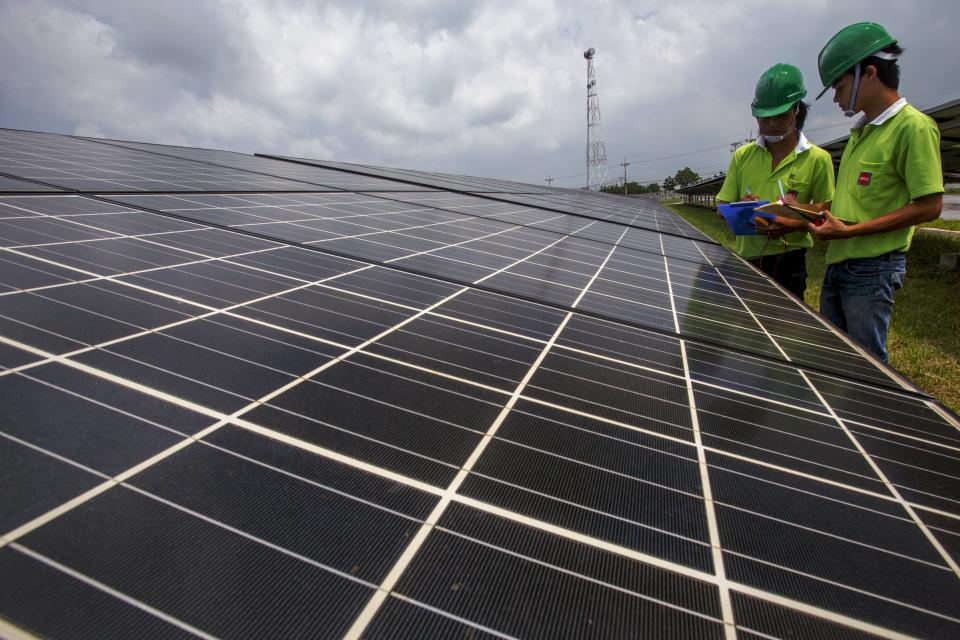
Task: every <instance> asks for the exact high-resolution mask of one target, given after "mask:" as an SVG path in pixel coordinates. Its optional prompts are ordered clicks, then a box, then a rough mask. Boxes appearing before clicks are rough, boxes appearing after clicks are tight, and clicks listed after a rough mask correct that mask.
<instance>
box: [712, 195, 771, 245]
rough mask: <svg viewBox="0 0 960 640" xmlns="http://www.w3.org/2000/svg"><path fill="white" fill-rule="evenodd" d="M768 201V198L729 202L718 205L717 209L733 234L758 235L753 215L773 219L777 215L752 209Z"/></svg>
mask: <svg viewBox="0 0 960 640" xmlns="http://www.w3.org/2000/svg"><path fill="white" fill-rule="evenodd" d="M769 203H770V201H769V200H750V201H746V202H731V203H730V204H722V205H720V206H719V207H718V209H719V211H720V215H722V216H723V218H724V220H726V221H727V224H728V225H730V229H731V230H732V231H733V234H734V235H737V236H756V235H760V233H759V232H758V231H757V225H756V224H754V222H753V218H754V217H759V218H765V219H767V220H773V219H774V218H776V217H777V216H776V215H774V214H772V213H764V212H762V211H754V209H756V208H757V207H762V206H763V205H765V204H769Z"/></svg>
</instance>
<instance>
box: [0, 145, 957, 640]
mask: <svg viewBox="0 0 960 640" xmlns="http://www.w3.org/2000/svg"><path fill="white" fill-rule="evenodd" d="M26 137H27V134H23V135H22V136H18V140H17V141H16V145H17V153H19V152H20V149H22V148H23V145H24V143H23V140H24V139H25V138H26ZM43 140H45V138H44V139H43ZM66 140H69V138H66ZM83 142H84V144H86V145H95V144H98V143H93V142H86V141H83ZM64 144H66V143H64ZM100 146H103V147H108V148H109V146H108V145H102V144H101V145H100ZM58 148H60V147H58ZM84 148H85V147H84ZM128 151H132V150H128ZM110 153H113V152H112V151H111V152H110ZM120 153H126V151H120ZM177 153H180V152H179V151H177ZM183 153H184V154H186V153H187V152H183ZM9 155H14V154H8V153H7V152H6V151H5V150H4V152H3V155H2V157H3V158H4V160H3V161H4V162H9ZM92 157H94V156H93V155H89V156H85V158H92ZM158 157H160V158H161V160H160V162H163V163H167V162H168V159H164V157H162V156H158ZM169 160H170V161H173V160H175V159H172V158H171V159H169ZM59 161H60V162H62V163H69V162H73V161H74V160H73V159H71V157H69V156H67V157H59ZM143 162H146V161H143ZM197 164H198V165H200V166H213V165H203V164H202V163H197ZM238 164H239V162H238ZM131 166H137V163H132V164H131ZM144 166H145V165H144ZM164 166H170V165H164ZM40 169H44V170H45V169H46V167H40ZM234 169H235V168H230V171H227V170H226V169H225V170H224V171H225V172H227V173H229V175H230V176H231V177H230V178H229V179H230V180H231V181H232V182H231V184H250V183H253V182H257V184H260V183H259V182H258V181H259V180H260V178H240V177H238V176H241V175H242V174H243V173H244V172H243V170H242V169H236V171H237V172H238V173H234V172H233V170H234ZM214 170H216V171H219V170H220V169H219V168H216V167H214V169H206V168H205V169H203V171H208V172H209V171H214ZM3 171H4V172H7V173H12V172H11V171H9V169H3ZM30 171H31V172H33V176H27V175H25V174H24V175H23V177H33V179H39V178H37V177H35V176H37V175H40V174H39V173H36V170H35V168H32V169H31V170H30ZM296 171H299V169H296ZM141 175H143V176H147V173H146V171H144V172H143V174H141ZM208 175H212V174H208ZM277 175H278V176H279V175H280V174H279V173H278V174H277ZM48 177H49V176H48ZM186 177H187V178H189V176H186ZM280 178H282V179H286V178H285V177H284V176H280ZM271 179H272V178H271ZM350 179H351V180H352V179H353V178H350ZM66 180H67V181H69V180H70V179H66ZM107 182H113V180H112V178H110V179H109V180H107ZM51 183H54V184H57V185H58V186H60V183H59V182H56V181H54V180H51ZM68 188H69V187H68ZM277 188H278V189H280V188H279V187H277ZM260 189H261V188H260V187H259V186H258V187H257V188H256V189H253V190H252V191H250V192H245V193H232V194H231V193H217V194H183V193H168V194H143V195H137V196H132V195H130V196H122V197H119V196H116V195H110V196H109V200H110V201H109V202H108V201H105V199H104V198H102V197H100V196H97V197H89V196H85V195H44V194H33V195H8V196H0V261H2V262H0V274H2V275H0V283H2V285H0V365H2V367H4V368H3V369H2V370H0V387H2V388H3V394H2V398H3V402H2V409H0V412H2V413H0V415H2V421H0V424H2V426H0V458H2V460H3V461H4V464H3V469H4V472H3V473H4V477H6V478H9V479H11V481H10V482H4V483H0V504H3V505H4V508H3V510H2V512H0V532H2V535H3V538H2V541H0V573H2V575H4V580H3V581H0V618H2V620H6V621H8V623H9V624H13V625H16V626H17V627H18V628H23V629H27V630H29V631H31V632H33V633H37V634H39V635H44V636H47V635H49V636H54V635H71V636H98V637H102V636H109V635H131V634H133V633H137V634H138V635H142V634H149V635H171V636H173V635H184V636H190V635H194V636H196V635H199V636H201V637H216V636H224V637H230V636H244V637H248V636H251V635H272V636H283V635H294V634H297V635H309V636H316V637H340V636H344V635H345V634H346V635H353V636H356V637H359V636H363V637H402V636H411V637H424V636H447V635H468V636H471V637H527V636H541V637H542V636H557V635H570V636H583V637H610V636H658V637H662V636H664V635H675V636H681V637H724V636H726V637H733V636H736V637H741V638H762V637H787V636H789V637H823V636H830V637H834V636H835V637H895V636H896V634H908V635H917V636H925V637H951V636H954V635H956V633H957V629H958V623H960V620H958V611H957V601H958V593H960V590H958V577H957V565H956V558H957V557H958V554H960V524H958V509H957V498H958V496H960V491H958V485H957V483H958V478H957V474H956V471H955V470H956V468H957V452H958V450H960V432H958V429H957V425H956V422H955V421H954V420H953V417H952V416H950V415H948V414H947V413H946V412H945V411H944V410H942V409H940V408H939V407H937V406H936V405H935V404H934V403H932V402H931V401H929V400H927V399H925V398H923V397H922V396H919V395H918V394H916V393H912V392H911V391H910V390H907V389H900V390H897V389H893V388H890V387H889V386H885V385H887V384H888V382H889V381H890V380H893V378H891V377H889V376H887V377H886V380H885V381H882V380H881V379H880V376H881V375H886V374H884V370H883V369H881V368H879V367H877V366H876V365H874V364H872V363H870V362H869V361H868V360H867V359H865V358H858V356H857V352H856V351H855V350H853V349H851V348H850V347H849V346H848V345H847V344H846V343H845V342H843V341H842V340H840V339H839V338H838V337H837V336H836V334H834V333H833V332H832V331H829V330H828V329H827V328H826V327H825V325H823V324H818V321H815V320H816V319H815V318H814V316H812V315H811V314H810V313H809V312H807V311H806V310H804V309H803V308H801V307H800V306H799V305H796V304H795V303H792V302H790V301H788V298H787V297H786V296H784V295H782V294H780V293H779V291H778V290H777V289H776V288H775V287H773V286H772V285H770V284H769V282H768V281H767V280H765V279H764V278H762V277H760V276H758V275H757V274H756V273H755V272H753V271H752V270H751V269H749V268H748V267H745V266H744V264H743V263H742V262H740V261H739V260H738V259H736V258H733V257H731V256H730V255H729V254H727V253H726V252H725V251H724V250H722V249H720V248H718V247H716V245H713V244H710V243H704V242H700V241H693V240H691V239H687V238H682V237H678V236H672V235H666V234H661V235H660V236H659V237H657V240H656V241H654V238H655V237H656V236H654V235H653V234H651V233H650V232H649V231H646V230H644V229H642V228H638V227H636V226H626V225H621V226H619V229H620V234H619V236H617V237H614V235H616V234H615V233H611V231H615V229H616V228H617V227H612V226H611V223H609V222H600V221H591V220H589V219H586V218H584V217H579V216H578V217H576V218H575V219H574V218H572V217H571V216H568V215H566V214H562V213H559V212H557V211H554V210H546V209H538V208H535V207H530V206H529V205H526V204H508V203H505V202H497V201H494V200H491V199H488V198H477V197H474V196H469V195H462V194H460V195H457V194H440V193H422V194H416V195H414V194H411V193H398V192H389V193H378V194H371V193H356V192H343V193H330V192H328V193H306V192H301V193H281V192H279V191H278V192H273V193H263V192H260V193H257V192H256V191H259V190H260ZM109 191H111V192H112V191H113V189H112V188H111V189H109ZM176 191H180V190H179V189H178V190H176ZM223 191H227V190H226V189H223ZM280 191H286V189H280ZM584 197H589V196H587V195H586V194H584ZM599 198H600V199H601V201H602V200H603V199H604V198H603V197H602V196H599ZM502 199H506V198H502ZM121 200H122V201H121ZM144 208H146V209H151V210H158V211H159V210H162V211H165V212H166V213H163V214H161V213H154V212H151V211H144V210H143V209H144ZM637 215H638V216H639V215H640V212H638V213H637ZM574 220H576V222H579V223H580V226H579V227H577V226H576V222H574ZM223 227H231V228H229V229H228V228H223ZM428 274H435V275H436V276H441V277H432V276H431V275H428ZM657 277H660V278H661V283H662V284H665V285H666V291H664V290H663V288H657V285H656V284H654V283H655V282H656V279H657ZM468 283H469V284H468ZM638 283H643V284H642V285H639V286H638ZM657 295H660V296H662V297H656V296H657ZM734 300H737V301H738V304H739V306H737V305H735V304H733V301H734ZM599 301H605V304H607V305H608V306H607V307H601V306H600V303H599ZM545 303H546V304H545ZM621 304H622V305H632V306H624V309H629V310H631V312H632V313H633V315H632V316H631V317H626V316H627V315H628V314H627V312H626V311H623V312H622V313H623V314H624V316H625V317H624V318H623V319H622V320H619V319H618V318H617V316H616V313H620V312H619V311H616V310H617V309H619V307H616V306H615V305H621ZM791 305H792V306H791ZM658 306H660V308H662V309H664V310H665V313H663V314H662V316H661V315H656V314H657V313H658V312H657V311H655V309H656V308H657V307H658ZM611 309H613V310H611ZM733 310H739V313H738V314H734V311H733ZM721 314H729V315H724V316H723V317H724V322H725V323H726V324H727V325H729V328H730V330H731V331H740V332H742V334H743V335H744V336H748V335H753V334H751V333H750V331H751V329H752V330H754V332H756V331H757V329H759V334H760V335H763V336H764V337H765V339H767V340H768V344H769V345H773V347H774V349H770V348H769V347H765V348H764V349H761V348H760V347H757V348H756V349H755V350H756V351H757V354H756V355H753V356H751V355H745V354H744V353H743V348H742V347H743V344H742V343H743V340H739V341H737V344H739V346H740V348H739V349H738V350H731V349H728V348H725V347H724V346H723V345H724V338H723V336H717V335H713V334H709V333H707V332H706V331H707V330H706V329H705V327H706V328H709V327H711V326H713V325H710V324H708V323H707V322H706V321H707V320H710V319H716V318H717V317H718V316H720V315H721ZM661 317H663V318H664V320H663V321H661V320H660V318H661ZM638 318H642V319H643V322H645V323H648V324H649V327H640V326H637V324H638ZM650 318H655V319H653V320H651V319H650ZM751 323H752V324H751ZM784 327H788V328H789V330H788V328H784ZM790 331H795V332H796V333H795V334H793V333H790ZM806 331H818V332H820V333H818V334H816V336H817V338H818V339H819V340H820V342H818V343H816V344H818V345H819V346H820V348H821V349H833V350H834V352H835V353H834V352H830V353H831V354H832V355H831V357H830V361H828V362H816V363H815V364H816V365H817V368H821V369H824V370H826V369H829V367H828V365H829V364H831V361H832V363H833V364H835V363H836V362H837V361H839V360H840V359H841V358H848V359H849V365H850V368H849V369H847V370H843V369H842V368H841V367H839V366H838V367H836V372H834V373H829V372H826V371H823V372H816V371H814V370H813V369H812V368H810V367H798V366H797V365H796V360H797V359H798V358H794V357H793V353H794V352H793V351H790V350H791V349H796V352H797V353H801V350H800V347H799V346H798V345H800V344H804V345H810V344H812V343H811V341H810V340H809V338H808V337H807V334H805V333H803V332H806ZM697 332H699V333H697ZM821 334H822V335H821ZM831 340H835V341H836V342H831ZM757 344H767V343H762V342H758V343H757ZM781 350H782V351H781ZM810 352H811V353H814V354H815V353H818V351H817V350H815V349H811V350H810ZM803 353H806V352H803ZM787 356H790V359H792V360H794V362H793V363H791V362H788V361H787ZM804 357H809V358H813V357H814V356H813V355H809V356H804ZM811 366H813V365H811ZM878 382H880V383H881V384H877V383H878ZM2 620H0V629H3V628H4V627H3V626H2Z"/></svg>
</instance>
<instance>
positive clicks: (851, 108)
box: [843, 62, 860, 118]
mask: <svg viewBox="0 0 960 640" xmlns="http://www.w3.org/2000/svg"><path fill="white" fill-rule="evenodd" d="M858 93H860V63H859V62H858V63H857V66H856V67H854V68H853V91H851V92H850V104H848V105H847V109H846V111H844V112H843V115H845V116H847V117H848V118H852V117H853V116H855V115H856V114H857V112H856V111H855V107H856V104H857V94H858Z"/></svg>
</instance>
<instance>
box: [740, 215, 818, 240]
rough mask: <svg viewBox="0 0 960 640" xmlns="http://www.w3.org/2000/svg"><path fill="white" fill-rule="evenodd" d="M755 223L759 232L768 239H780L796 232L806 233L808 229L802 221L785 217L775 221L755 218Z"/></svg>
mask: <svg viewBox="0 0 960 640" xmlns="http://www.w3.org/2000/svg"><path fill="white" fill-rule="evenodd" d="M753 222H754V224H755V225H757V231H759V232H760V233H762V234H764V235H766V236H767V237H768V238H779V237H780V236H784V235H786V234H788V233H793V232H794V231H805V230H806V228H807V223H805V222H803V221H802V220H793V219H791V218H784V217H783V216H777V217H776V218H774V219H773V220H767V219H766V218H761V217H760V216H755V217H754V218H753Z"/></svg>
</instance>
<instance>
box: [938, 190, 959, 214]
mask: <svg viewBox="0 0 960 640" xmlns="http://www.w3.org/2000/svg"><path fill="white" fill-rule="evenodd" d="M940 218H941V219H942V220H960V195H957V194H951V195H945V196H943V211H941V212H940Z"/></svg>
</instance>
